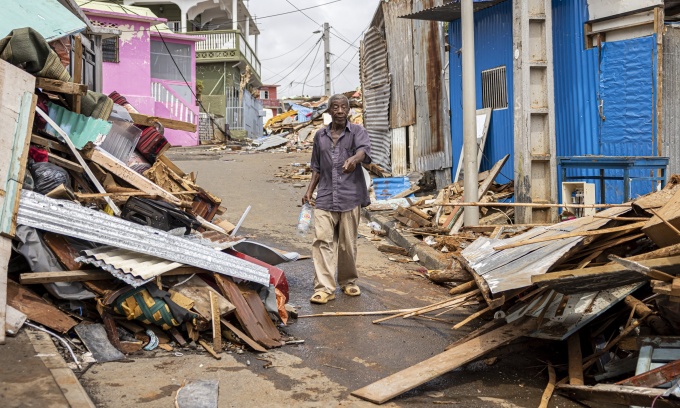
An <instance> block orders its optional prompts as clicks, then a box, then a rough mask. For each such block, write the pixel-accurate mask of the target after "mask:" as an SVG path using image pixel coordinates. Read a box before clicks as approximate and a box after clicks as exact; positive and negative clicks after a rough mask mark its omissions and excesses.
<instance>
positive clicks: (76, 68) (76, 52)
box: [71, 34, 83, 113]
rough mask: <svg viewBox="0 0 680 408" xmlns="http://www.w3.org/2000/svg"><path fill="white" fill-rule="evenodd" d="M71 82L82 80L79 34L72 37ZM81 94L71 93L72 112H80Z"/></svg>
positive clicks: (80, 39)
mask: <svg viewBox="0 0 680 408" xmlns="http://www.w3.org/2000/svg"><path fill="white" fill-rule="evenodd" d="M71 63H72V64H73V83H75V84H79V83H81V82H82V81H83V39H82V38H81V37H80V34H78V35H75V36H74V37H73V59H72V60H71ZM80 101H81V95H80V94H75V95H73V112H75V113H80Z"/></svg>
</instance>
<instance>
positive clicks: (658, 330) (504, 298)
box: [352, 176, 680, 406]
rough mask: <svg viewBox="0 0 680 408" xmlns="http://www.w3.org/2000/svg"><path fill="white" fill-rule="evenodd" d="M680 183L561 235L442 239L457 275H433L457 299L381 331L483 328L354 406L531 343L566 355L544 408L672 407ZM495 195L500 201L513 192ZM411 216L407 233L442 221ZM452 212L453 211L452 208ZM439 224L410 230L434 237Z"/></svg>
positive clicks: (501, 226)
mask: <svg viewBox="0 0 680 408" xmlns="http://www.w3.org/2000/svg"><path fill="white" fill-rule="evenodd" d="M679 182H680V177H679V176H673V177H672V178H671V181H670V182H669V183H668V185H667V186H666V187H665V188H664V189H663V190H661V191H658V192H654V193H650V194H648V195H646V196H643V197H640V198H638V199H636V200H634V201H632V202H628V203H624V204H619V205H616V204H612V205H603V207H606V209H605V210H603V211H600V212H597V213H595V214H594V215H589V216H584V217H581V218H575V219H571V220H569V221H564V222H560V223H557V224H553V225H539V226H513V225H508V224H507V223H506V222H505V221H503V222H495V223H492V224H489V225H484V226H480V227H468V228H467V230H463V232H461V233H459V234H457V235H452V236H448V235H446V236H444V237H435V238H434V239H435V240H436V243H434V246H435V247H436V248H438V249H441V248H443V247H447V248H449V251H450V253H451V267H450V268H449V269H447V270H444V271H429V272H432V273H434V275H436V276H443V278H441V281H442V282H452V281H454V282H458V283H457V285H456V286H455V287H453V288H452V289H451V290H450V294H451V297H450V298H448V299H445V300H443V301H440V302H437V303H434V304H431V305H427V306H425V307H418V308H411V309H405V310H397V311H387V312H385V314H388V316H387V317H383V318H380V319H377V320H374V321H373V323H376V324H377V323H381V322H384V321H387V320H391V319H395V318H413V317H420V318H427V319H434V320H439V321H444V322H449V323H450V324H452V329H454V330H458V329H461V328H462V327H464V326H466V325H470V324H472V323H473V322H475V321H478V320H481V322H479V323H477V326H478V327H477V328H476V329H475V330H473V331H472V332H471V333H469V334H467V335H465V336H464V337H463V338H461V339H460V340H458V341H456V342H455V343H453V344H452V345H450V346H449V347H448V348H447V350H446V351H445V352H443V353H442V354H440V355H437V356H435V357H433V358H432V359H430V360H427V361H424V362H422V363H419V364H417V365H415V366H412V367H410V368H407V369H405V370H403V371H401V372H398V373H396V374H393V375H391V376H389V377H387V378H385V379H382V380H380V381H377V382H375V383H373V384H370V385H368V386H366V387H364V388H362V389H359V390H357V391H354V392H353V393H352V394H353V395H355V396H358V397H360V398H363V399H366V400H369V401H372V402H375V403H382V402H385V401H387V400H389V399H391V398H394V397H396V396H398V395H400V394H402V393H404V392H406V391H408V390H410V389H412V388H415V387H417V386H418V385H420V384H423V383H425V382H427V381H429V380H431V379H434V378H436V377H438V376H440V375H442V374H444V373H446V372H448V371H452V370H455V369H456V368H458V367H461V366H463V365H465V364H467V363H470V362H472V361H474V360H477V359H480V358H482V357H484V356H485V355H486V354H487V353H489V352H491V351H492V350H495V349H498V348H500V347H502V346H503V345H506V344H508V343H517V342H521V339H522V338H523V337H524V338H527V337H528V338H535V339H543V340H546V341H553V342H564V346H562V347H564V349H565V350H567V352H566V353H565V354H564V355H563V356H562V359H561V360H560V361H549V362H547V364H548V367H547V368H548V373H549V374H550V375H549V384H548V386H547V388H546V391H545V393H544V395H543V400H542V403H541V405H540V406H547V403H548V401H549V400H550V396H551V394H552V393H553V390H555V391H556V392H558V393H560V394H564V395H567V396H569V397H570V398H572V399H576V400H582V401H589V402H595V403H603V402H611V401H612V400H613V399H615V400H616V401H618V402H620V403H621V404H624V405H642V406H650V405H653V404H654V401H656V403H657V404H662V403H663V404H664V405H663V406H676V405H673V404H677V400H675V401H674V398H677V397H678V396H680V392H679V391H678V387H679V386H678V382H677V372H678V371H677V367H678V366H679V364H680V350H678V346H677V344H678V343H677V337H674V336H677V335H680V315H679V314H678V310H680V278H678V277H676V276H677V274H678V273H679V272H680V230H679V229H678V227H680V212H679V211H678V208H679V207H678V204H679V203H680V184H679ZM483 184H485V183H484V181H483V180H480V199H481V198H483V197H484V196H486V194H487V192H486V189H485V191H482V188H481V186H482V185H483ZM447 189H449V188H448V187H447ZM489 191H496V192H494V195H495V194H501V196H502V195H504V194H506V193H509V192H510V191H511V189H510V187H509V188H508V189H500V190H493V189H489ZM440 196H441V194H440ZM421 200H422V198H421ZM410 204H411V206H409V207H408V208H404V207H398V208H397V211H396V212H395V218H397V217H400V218H397V220H399V221H400V222H403V223H404V224H406V225H408V223H409V222H410V221H412V220H413V219H414V218H415V216H419V217H421V218H422V219H424V220H426V219H427V216H430V217H434V214H432V212H433V211H432V209H425V210H424V211H423V209H422V207H420V205H415V207H416V211H411V210H409V208H412V207H413V206H414V204H418V202H417V201H415V202H411V203H410ZM421 205H422V204H421ZM451 205H452V206H453V207H454V208H455V202H453V203H452V204H451ZM406 211H409V212H406ZM506 215H507V216H508V217H509V216H510V214H508V213H506ZM482 219H483V218H482ZM402 220H403V221H402ZM431 220H432V218H430V219H429V220H428V221H430V222H431ZM499 220H502V218H500V217H499ZM404 221H405V222H404ZM432 224H433V225H431V226H425V225H418V228H416V226H415V225H414V226H413V227H409V228H411V230H412V231H413V230H418V229H419V228H420V229H422V228H426V227H427V228H435V227H434V223H432ZM438 227H439V228H441V223H440V224H439V225H438ZM446 231H448V230H445V231H443V232H446ZM461 242H464V245H459V244H460V243H461ZM436 276H435V278H436ZM433 280H436V279H433ZM477 304H480V305H481V306H476V309H477V310H475V311H474V312H473V313H472V314H471V315H469V316H468V317H466V318H465V319H464V320H462V321H452V320H448V319H446V316H447V313H450V312H451V311H454V310H460V309H461V308H462V307H465V306H470V305H473V306H474V305H477ZM454 322H455V324H454ZM550 347H552V348H553V349H554V348H555V347H556V346H555V345H552V346H550ZM664 384H670V388H669V387H668V385H666V386H664ZM666 404H669V405H666ZM659 406H661V405H659Z"/></svg>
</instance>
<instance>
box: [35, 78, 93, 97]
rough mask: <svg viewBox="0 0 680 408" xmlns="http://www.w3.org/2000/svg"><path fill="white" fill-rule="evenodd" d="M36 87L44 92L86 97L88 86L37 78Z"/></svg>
mask: <svg viewBox="0 0 680 408" xmlns="http://www.w3.org/2000/svg"><path fill="white" fill-rule="evenodd" d="M35 87H36V88H40V89H42V90H44V91H51V92H58V93H63V94H67V95H86V94H87V85H83V84H77V83H74V82H64V81H59V80H56V79H50V78H40V77H38V78H36V79H35Z"/></svg>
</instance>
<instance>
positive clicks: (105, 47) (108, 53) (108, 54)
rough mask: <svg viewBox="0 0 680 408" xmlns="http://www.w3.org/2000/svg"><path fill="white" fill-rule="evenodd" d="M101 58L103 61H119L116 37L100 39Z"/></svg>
mask: <svg viewBox="0 0 680 408" xmlns="http://www.w3.org/2000/svg"><path fill="white" fill-rule="evenodd" d="M102 58H103V61H104V62H120V60H119V59H118V37H112V38H105V39H103V40H102Z"/></svg>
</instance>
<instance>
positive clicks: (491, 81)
mask: <svg viewBox="0 0 680 408" xmlns="http://www.w3.org/2000/svg"><path fill="white" fill-rule="evenodd" d="M507 107H508V81H507V78H506V76H505V66H502V67H496V68H491V69H487V70H485V71H482V108H491V109H503V108H507Z"/></svg>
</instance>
